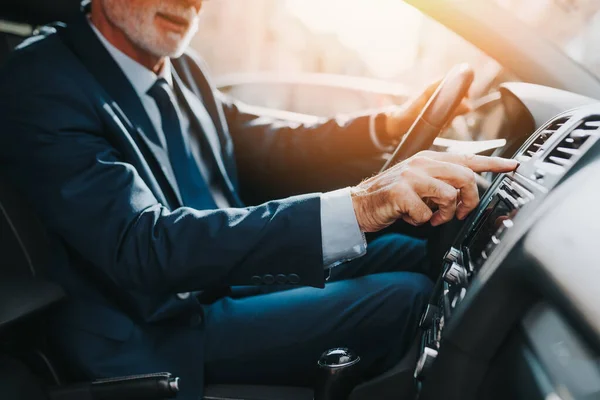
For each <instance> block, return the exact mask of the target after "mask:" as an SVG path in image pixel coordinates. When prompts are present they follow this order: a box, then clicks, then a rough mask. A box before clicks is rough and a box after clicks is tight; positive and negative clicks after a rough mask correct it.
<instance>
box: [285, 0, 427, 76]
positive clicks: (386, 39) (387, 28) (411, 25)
mask: <svg viewBox="0 0 600 400" xmlns="http://www.w3.org/2000/svg"><path fill="white" fill-rule="evenodd" d="M285 1H286V6H287V8H288V9H289V10H290V12H291V13H292V14H293V15H295V16H297V17H298V18H299V19H300V20H301V21H302V22H303V23H304V24H305V25H306V26H307V27H308V28H309V29H311V30H314V31H317V32H326V33H332V34H334V35H336V36H337V37H338V38H339V40H340V41H341V42H342V43H343V44H344V45H345V46H347V47H348V48H351V49H353V50H355V51H356V52H357V53H358V54H360V56H361V58H362V59H363V60H364V62H365V63H366V64H367V66H368V68H369V69H370V70H371V71H372V72H373V74H374V75H375V76H379V77H392V76H394V75H396V74H398V73H399V72H402V71H404V70H406V69H408V68H410V67H411V66H412V65H413V63H414V59H415V58H416V57H417V53H418V45H419V40H418V38H419V30H420V28H421V23H422V18H423V17H422V15H421V14H420V13H419V12H418V11H416V10H415V9H413V8H412V7H410V6H408V5H407V4H405V3H404V2H402V1H399V0H285Z"/></svg>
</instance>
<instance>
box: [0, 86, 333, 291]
mask: <svg viewBox="0 0 600 400" xmlns="http://www.w3.org/2000/svg"><path fill="white" fill-rule="evenodd" d="M34 78H35V76H30V77H29V78H28V79H30V80H35V79H34ZM88 96H89V94H88V93H84V92H83V90H81V89H80V88H78V86H77V85H76V84H75V83H74V82H73V81H72V80H71V79H69V78H68V77H66V76H63V77H61V76H53V78H52V83H48V82H39V80H38V82H31V83H30V84H27V83H24V82H21V84H20V85H19V86H18V87H16V86H14V85H12V83H11V82H6V81H4V82H2V83H1V84H0V124H1V126H2V131H1V132H0V159H1V161H2V165H3V168H4V171H6V173H7V174H8V175H9V178H11V181H12V182H14V183H15V184H16V185H17V188H18V189H19V191H21V192H22V193H23V194H24V195H25V196H26V198H27V199H28V200H29V201H30V202H31V203H32V205H33V206H34V208H35V210H36V211H37V213H38V214H39V216H40V217H41V219H42V221H43V222H44V224H45V225H46V227H47V228H48V229H49V231H51V232H52V233H54V234H56V235H58V236H59V237H60V238H61V239H62V240H63V241H64V242H65V243H66V245H67V246H68V247H69V248H70V250H71V251H74V252H76V253H78V254H79V255H80V256H82V257H84V258H85V259H86V260H89V261H90V262H91V263H92V265H93V268H95V269H96V271H95V272H100V273H101V274H102V275H103V276H105V277H107V278H108V279H109V280H110V281H112V282H114V284H115V285H117V286H119V287H122V288H126V289H129V290H136V291H140V292H147V293H175V292H182V291H191V290H204V289H207V288H214V287H220V286H226V285H249V284H252V283H255V282H253V277H255V276H259V277H260V276H263V275H264V274H296V275H298V276H299V277H300V284H301V285H310V286H316V287H322V286H323V285H324V278H323V264H322V249H321V232H320V199H319V196H318V195H306V196H298V197H293V198H288V199H285V200H281V201H273V202H268V203H266V204H262V205H259V206H256V207H250V208H241V209H225V210H217V211H197V210H193V209H191V208H185V207H183V208H179V209H176V210H169V209H167V208H166V207H165V206H163V205H162V204H160V203H159V202H158V201H157V200H156V198H155V196H154V195H153V193H152V192H151V191H150V190H149V188H148V186H147V185H146V183H145V182H144V180H143V179H142V178H141V177H140V175H139V174H138V172H137V171H136V169H135V168H134V167H133V165H132V164H131V163H130V162H128V160H126V159H124V157H123V155H122V154H120V153H119V152H118V151H117V150H116V147H115V146H113V145H112V144H111V141H112V140H111V138H110V136H108V135H107V134H106V122H105V121H104V120H103V117H102V114H101V113H102V110H101V108H96V107H95V106H94V103H93V102H92V101H91V100H90V98H89V97H88ZM254 279H256V278H254Z"/></svg>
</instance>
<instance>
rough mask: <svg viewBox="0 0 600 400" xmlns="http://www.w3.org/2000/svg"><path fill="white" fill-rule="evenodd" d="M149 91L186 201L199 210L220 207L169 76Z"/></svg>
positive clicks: (158, 81)
mask: <svg viewBox="0 0 600 400" xmlns="http://www.w3.org/2000/svg"><path fill="white" fill-rule="evenodd" d="M148 94H149V95H150V97H152V98H153V99H154V101H156V105H157V106H158V109H159V111H160V117H161V123H162V130H163V133H164V135H165V138H166V141H167V148H168V153H169V160H170V161H171V166H172V167H173V172H174V173H175V179H176V180H177V185H178V186H179V192H180V193H181V197H182V200H183V204H184V205H185V206H188V207H192V208H196V209H199V210H204V209H213V208H217V207H216V204H215V201H214V198H213V197H212V194H211V192H210V188H209V186H208V185H207V183H206V180H205V179H204V177H203V176H202V173H201V172H200V169H199V167H198V164H197V163H196V160H194V155H193V154H192V150H191V147H190V142H189V138H188V137H187V134H186V133H185V132H183V131H182V129H181V123H180V122H179V115H178V114H177V109H176V108H175V107H176V99H175V95H174V93H173V91H172V90H171V87H170V86H169V84H168V83H167V81H166V80H165V79H163V78H159V79H158V80H157V81H156V83H155V84H154V85H152V87H151V88H150V90H148Z"/></svg>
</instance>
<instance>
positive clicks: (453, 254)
mask: <svg viewBox="0 0 600 400" xmlns="http://www.w3.org/2000/svg"><path fill="white" fill-rule="evenodd" d="M459 258H460V250H459V249H457V248H456V247H450V250H448V251H447V252H446V254H445V255H444V262H446V263H450V264H451V263H455V262H458V260H459Z"/></svg>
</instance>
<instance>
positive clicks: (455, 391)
mask: <svg viewBox="0 0 600 400" xmlns="http://www.w3.org/2000/svg"><path fill="white" fill-rule="evenodd" d="M79 3H80V2H79V1H78V0H55V1H52V2H48V1H43V0H27V1H8V2H7V3H4V2H3V3H2V5H0V19H1V20H3V21H5V22H6V23H5V24H3V25H2V29H1V30H0V63H2V61H3V60H4V59H5V58H6V57H7V56H9V54H10V52H11V51H12V49H13V48H14V47H15V46H16V45H17V44H18V43H19V42H21V41H22V40H23V39H24V38H25V37H27V36H29V35H31V34H34V33H35V32H37V31H39V30H40V29H47V28H39V27H42V26H44V25H45V24H50V23H54V22H56V21H65V20H68V19H69V16H70V15H73V14H74V13H77V12H79V7H80V4H79ZM472 80H473V71H472V70H471V69H470V68H469V67H468V66H465V65H459V66H457V67H456V68H454V69H453V70H451V71H450V72H449V73H448V75H447V76H446V78H445V79H444V81H443V82H442V84H441V85H440V87H439V88H438V90H437V92H436V93H435V94H434V96H433V98H432V100H430V102H429V103H428V104H427V106H426V107H425V109H424V110H423V111H422V113H421V115H420V116H419V118H418V119H417V121H416V122H415V123H414V124H413V126H412V128H411V130H410V131H409V132H408V133H407V134H406V135H405V137H404V139H403V141H402V142H401V143H400V145H399V146H398V148H397V149H396V151H395V153H394V154H393V156H392V157H391V158H390V159H389V160H388V161H387V163H386V165H382V168H383V169H385V168H387V167H388V166H389V165H391V164H392V163H394V162H397V161H401V160H403V159H405V158H407V157H410V156H411V155H413V154H415V153H416V152H418V151H420V150H424V149H428V148H430V147H431V146H432V145H433V144H434V140H435V139H436V137H437V136H438V135H440V132H441V131H442V130H443V129H442V128H443V127H444V126H446V125H447V123H448V121H449V120H450V119H451V118H452V115H453V111H454V110H455V109H456V107H457V106H458V103H459V102H460V99H462V97H463V95H464V93H465V91H466V90H468V88H469V86H470V85H471V83H472ZM497 93H498V94H497V96H496V97H495V99H496V100H497V102H498V103H499V104H500V106H501V107H502V109H503V129H502V131H501V132H500V135H501V136H502V138H503V139H505V140H506V142H505V144H504V145H503V146H501V147H497V148H493V149H488V150H487V151H486V152H485V154H494V155H499V156H503V157H512V158H515V159H516V160H517V161H519V162H520V165H519V167H518V169H517V170H516V171H515V172H511V173H507V174H499V175H497V176H496V175H492V174H486V175H484V176H481V177H479V185H480V189H481V193H482V196H481V202H480V205H479V207H478V208H477V209H476V210H475V211H474V212H473V213H472V214H471V215H470V216H469V217H468V218H467V219H466V220H465V221H462V222H456V223H452V224H447V225H445V226H442V227H440V228H438V229H437V230H436V232H435V234H433V235H432V236H431V238H430V257H431V259H432V260H433V262H434V263H435V265H437V267H438V268H439V270H440V274H439V278H438V279H437V282H436V283H435V288H434V291H433V294H432V296H431V298H430V300H429V304H428V306H427V308H426V310H424V312H423V315H422V318H421V322H420V327H419V331H418V333H417V335H416V336H415V338H414V344H413V346H412V347H411V349H410V350H409V351H408V353H407V354H406V355H405V357H404V358H403V359H402V360H401V362H400V363H398V365H397V366H396V367H394V368H393V369H392V370H390V371H388V372H386V373H384V374H383V375H381V376H379V377H376V378H375V379H372V380H370V381H368V382H356V381H355V380H354V379H353V375H352V367H353V366H354V365H355V364H356V363H358V362H360V361H359V359H360V354H354V352H353V351H352V349H332V350H330V351H329V352H327V353H325V354H324V355H323V357H322V358H321V359H320V360H315V364H316V365H317V364H318V366H319V368H320V378H319V379H318V381H317V382H315V385H314V387H312V388H294V387H269V386H258V385H257V386H249V385H216V386H208V387H207V388H206V390H205V393H204V398H205V399H212V400H217V399H223V400H225V399H230V400H233V399H236V400H276V399H292V400H295V399H297V400H310V399H313V398H315V399H323V400H325V399H332V400H336V399H339V400H344V399H351V400H359V399H417V398H418V399H421V400H433V399H456V400H459V399H461V400H465V399H484V400H496V399H498V400H500V399H527V400H534V399H545V400H560V399H564V400H569V399H588V400H590V399H598V398H600V363H599V362H598V360H599V359H600V358H599V355H600V307H598V304H600V291H599V290H598V282H600V279H599V278H600V269H599V268H598V264H597V262H596V258H595V245H597V244H596V242H595V239H596V238H598V237H600V223H599V222H600V218H599V217H598V214H597V213H595V211H594V208H595V206H597V203H596V201H597V199H598V198H600V180H597V176H596V175H597V174H600V140H599V139H600V102H598V101H597V100H595V99H592V98H590V97H586V96H583V95H581V94H577V93H571V92H568V91H564V90H558V89H554V88H552V87H547V86H540V85H534V84H529V83H524V82H514V83H502V84H501V85H500V86H499V87H498V90H497ZM51 251H52V247H51V246H50V244H49V242H48V238H47V236H46V234H45V231H44V228H43V226H42V225H41V223H40V222H39V221H38V220H37V218H36V216H35V214H34V213H33V212H32V210H31V209H30V208H29V207H28V206H27V203H26V201H25V200H24V199H23V198H22V197H20V195H19V194H18V193H17V192H16V191H15V190H14V189H13V188H12V187H11V185H10V183H9V182H7V181H6V180H4V179H3V178H2V171H1V169H0V254H1V256H2V259H1V261H0V398H2V399H6V400H16V399H19V400H37V399H40V400H42V399H53V400H69V399H95V400H98V399H113V400H115V399H117V400H118V399H166V398H176V397H177V391H178V384H179V382H178V378H177V377H175V376H172V375H171V374H170V373H169V371H156V373H155V374H150V375H143V376H128V377H110V378H108V379H102V380H96V381H90V382H77V381H73V380H72V379H70V378H69V373H68V371H69V366H68V365H64V362H63V361H61V354H56V353H55V352H54V351H53V350H52V348H51V347H50V346H48V344H47V343H46V341H45V338H44V334H43V332H44V325H45V321H46V320H47V318H48V316H49V315H51V314H50V313H49V311H51V309H52V308H53V307H56V306H59V305H60V303H61V301H64V300H65V298H66V295H65V293H64V292H63V290H62V289H61V288H60V287H59V286H57V285H56V284H54V283H52V282H49V281H46V280H45V279H44V265H45V259H46V257H47V254H49V252H51Z"/></svg>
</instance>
